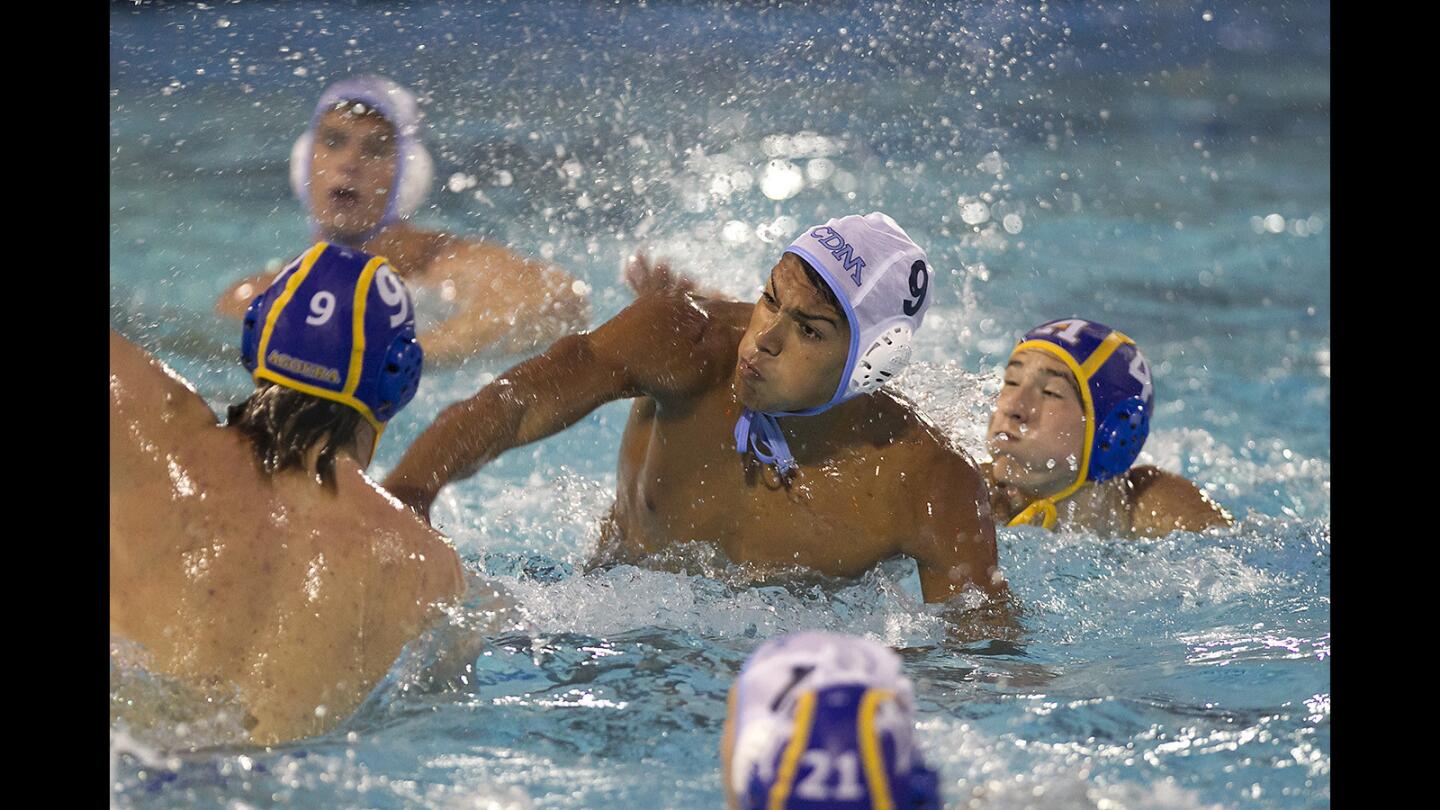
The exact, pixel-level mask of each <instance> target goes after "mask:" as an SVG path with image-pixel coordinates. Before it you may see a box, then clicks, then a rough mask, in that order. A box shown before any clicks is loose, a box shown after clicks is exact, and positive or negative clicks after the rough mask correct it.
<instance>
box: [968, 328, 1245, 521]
mask: <svg viewBox="0 0 1440 810" xmlns="http://www.w3.org/2000/svg"><path fill="white" fill-rule="evenodd" d="M986 436H987V442H988V444H989V449H990V453H991V455H992V456H993V459H994V460H993V461H992V462H991V463H989V464H986V465H984V467H983V469H984V472H985V474H986V476H987V478H988V479H989V482H990V486H991V505H992V507H993V508H994V512H995V519H996V520H997V521H998V522H999V523H1000V524H1001V525H1004V524H1005V523H1008V522H1009V521H1010V520H1011V519H1012V518H1014V516H1015V515H1017V514H1019V512H1020V511H1021V510H1023V509H1024V508H1025V507H1026V506H1028V505H1029V504H1030V503H1032V502H1034V501H1035V500H1037V499H1039V498H1044V497H1050V496H1053V495H1055V494H1057V493H1059V492H1061V491H1063V490H1064V489H1065V488H1066V487H1067V486H1069V485H1070V484H1071V483H1073V482H1074V480H1075V476H1076V474H1077V470H1078V465H1079V458H1080V454H1081V451H1082V449H1083V446H1084V441H1085V409H1084V406H1083V405H1082V404H1081V401H1080V392H1079V388H1078V387H1077V383H1076V380H1075V375H1074V374H1073V373H1071V371H1070V370H1069V368H1067V367H1066V366H1065V364H1064V363H1063V362H1061V361H1060V360H1059V359H1058V358H1056V357H1053V356H1051V355H1049V354H1046V353H1045V352H1040V351H1033V350H1026V351H1022V352H1017V353H1015V355H1014V356H1013V357H1011V358H1010V362H1009V363H1008V364H1007V365H1006V367H1005V372H1004V379H1003V382H1002V384H1001V387H1000V394H999V396H998V397H997V398H996V400H995V410H994V411H993V412H992V413H991V416H990V426H989V430H988V431H987V434H986ZM1056 506H1057V509H1058V518H1059V519H1058V520H1057V522H1056V526H1055V528H1056V529H1059V528H1061V527H1062V526H1068V527H1069V528H1073V529H1082V530H1088V531H1093V532H1097V533H1100V534H1107V535H1132V536H1134V535H1138V536H1158V535H1164V534H1167V533H1169V532H1171V531H1174V530H1176V529H1180V530H1185V531H1200V530H1203V529H1207V528H1211V527H1217V526H1229V525H1231V524H1232V523H1233V522H1234V519H1233V518H1232V517H1231V516H1230V514H1229V513H1228V512H1226V511H1225V509H1224V508H1223V507H1221V506H1220V505H1219V504H1217V503H1215V502H1214V501H1213V500H1211V499H1210V497H1209V496H1208V495H1206V494H1205V493H1204V492H1203V491H1202V490H1200V488H1199V487H1196V486H1195V485H1194V484H1193V483H1191V482H1190V481H1188V480H1186V479H1185V478H1182V477H1181V476H1178V475H1175V474H1173V473H1168V472H1164V471H1162V470H1159V469H1156V468H1155V467H1149V466H1146V467H1134V468H1131V469H1130V470H1128V471H1127V472H1125V473H1123V474H1121V475H1118V476H1116V477H1114V478H1111V479H1109V480H1108V481H1103V482H1101V483H1099V484H1090V485H1087V486H1084V487H1081V488H1080V489H1079V490H1078V491H1077V492H1075V493H1074V494H1072V495H1071V496H1069V497H1067V498H1065V499H1064V500H1062V501H1060V502H1059V503H1058V504H1056Z"/></svg>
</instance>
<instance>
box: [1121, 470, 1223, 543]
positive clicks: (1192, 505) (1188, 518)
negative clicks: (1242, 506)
mask: <svg viewBox="0 0 1440 810" xmlns="http://www.w3.org/2000/svg"><path fill="white" fill-rule="evenodd" d="M1126 481H1127V484H1128V485H1129V489H1130V528H1131V531H1133V532H1134V533H1135V534H1138V535H1142V536H1158V535H1162V534H1166V533H1168V532H1171V531H1174V530H1176V529H1179V530H1182V531H1192V532H1193V531H1201V530H1202V529H1208V528H1211V527H1214V526H1229V525H1231V524H1232V523H1233V522H1234V518H1232V517H1231V515H1230V513H1229V512H1227V511H1225V509H1224V507H1222V506H1220V504H1218V503H1216V502H1215V501H1214V500H1212V499H1211V498H1210V496H1209V495H1206V494H1205V493H1204V492H1203V491H1202V490H1201V489H1200V488H1199V487H1197V486H1195V484H1194V483H1192V482H1191V481H1190V480H1189V479H1187V478H1184V477H1182V476H1179V475H1176V474H1174V473H1169V472H1165V471H1164V470H1160V469H1157V468H1155V467H1149V466H1146V467H1136V468H1134V469H1132V470H1130V472H1129V473H1127V474H1126Z"/></svg>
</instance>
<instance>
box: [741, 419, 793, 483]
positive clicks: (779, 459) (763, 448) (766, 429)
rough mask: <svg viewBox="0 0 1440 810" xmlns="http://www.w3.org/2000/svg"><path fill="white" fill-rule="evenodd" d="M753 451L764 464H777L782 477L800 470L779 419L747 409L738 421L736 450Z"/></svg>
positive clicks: (776, 467) (776, 466) (787, 476)
mask: <svg viewBox="0 0 1440 810" xmlns="http://www.w3.org/2000/svg"><path fill="white" fill-rule="evenodd" d="M767 448H768V451H767ZM746 450H750V451H752V452H754V453H755V457H756V458H758V459H760V461H761V462H762V463H765V464H774V465H775V469H776V470H777V471H778V472H779V473H780V477H781V478H782V479H786V478H789V477H790V476H792V475H794V474H795V472H796V471H798V470H799V469H800V465H799V464H796V463H795V456H794V455H793V454H792V453H791V452H790V444H789V443H788V442H786V441H785V434H784V433H781V432H780V422H779V421H778V420H777V419H776V418H775V417H774V416H771V415H770V414H768V413H764V412H762V411H752V410H750V409H749V408H745V409H744V410H742V411H741V412H740V418H739V419H738V420H736V422H735V452H737V453H744V452H745V451H746Z"/></svg>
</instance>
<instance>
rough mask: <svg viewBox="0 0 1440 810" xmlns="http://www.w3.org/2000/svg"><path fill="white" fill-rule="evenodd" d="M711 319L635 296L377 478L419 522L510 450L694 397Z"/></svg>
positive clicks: (466, 405) (707, 369)
mask: <svg viewBox="0 0 1440 810" xmlns="http://www.w3.org/2000/svg"><path fill="white" fill-rule="evenodd" d="M710 324H711V320H710V318H709V316H708V315H706V313H705V312H704V311H703V310H701V309H699V308H697V307H695V306H694V305H693V304H692V303H691V301H690V299H689V298H688V297H684V296H674V297H671V296H644V297H642V298H640V299H639V300H637V301H635V302H634V303H633V304H631V305H630V306H629V307H627V308H625V309H624V310H621V312H620V313H619V314H618V315H616V316H615V317H614V318H612V319H610V320H609V321H607V322H606V323H604V324H602V325H601V326H600V327H599V328H598V329H596V330H595V331H594V332H590V333H585V334H579V335H570V336H568V337H564V338H561V339H560V340H558V341H556V342H555V344H554V345H552V346H551V347H550V348H549V349H548V350H546V351H545V352H544V353H543V354H540V355H538V356H536V357H534V358H532V359H530V360H527V361H526V362H524V363H521V364H520V365H518V366H515V367H514V368H512V369H510V370H509V371H507V372H505V373H504V374H503V375H501V376H500V377H499V378H498V379H496V380H495V382H493V383H491V384H490V385H488V386H486V387H485V388H483V389H481V390H480V392H479V393H477V394H475V396H473V397H471V398H469V399H467V400H464V401H462V402H458V403H456V404H454V405H451V406H450V407H448V408H446V409H445V410H444V411H442V412H441V413H440V416H439V417H438V418H437V419H436V420H435V423H434V424H433V425H431V426H430V427H429V428H427V429H426V430H425V432H424V433H422V434H421V435H420V437H419V438H418V439H416V440H415V443H414V444H412V445H411V446H410V449H409V450H408V451H406V453H405V456H404V457H403V458H401V459H400V463H399V464H398V465H396V467H395V470H394V471H393V472H392V473H390V476H389V477H388V478H386V479H385V488H386V489H388V490H390V492H392V493H393V494H394V495H395V496H396V497H397V498H399V499H400V500H401V501H403V502H405V503H406V504H408V505H409V506H410V507H412V508H414V509H415V510H416V511H418V512H420V514H422V515H425V516H427V518H428V516H429V513H430V504H431V503H432V502H434V500H435V496H436V495H437V494H438V493H439V491H440V489H441V488H442V487H444V486H445V485H446V484H448V483H450V482H451V481H454V480H457V479H462V478H467V477H469V476H471V475H474V474H475V472H476V471H477V470H479V469H480V467H482V466H483V465H485V464H486V463H488V462H489V461H490V460H492V459H494V458H495V457H496V456H499V455H500V454H501V453H503V452H505V451H506V450H508V449H510V448H512V447H519V446H521V445H524V444H528V443H529V442H533V441H536V440H539V439H543V438H545V437H546V436H549V435H551V434H554V433H557V432H559V431H560V430H563V429H565V428H566V427H569V426H570V425H572V424H574V423H575V422H576V421H577V420H579V419H580V418H581V417H583V416H584V415H585V414H587V413H589V412H590V411H592V410H594V409H595V408H598V407H599V406H601V405H603V404H605V403H606V402H610V401H611V400H615V399H621V398H625V397H635V396H650V397H654V398H656V399H657V400H660V401H662V402H664V401H667V400H672V399H674V398H680V397H684V396H686V395H687V394H690V393H692V392H694V391H696V390H698V389H699V388H700V387H701V386H702V385H703V384H704V383H705V381H706V380H707V379H708V376H709V375H710V373H711V370H712V368H713V367H714V365H715V364H714V363H713V358H712V357H711V356H710V353H709V352H707V351H706V349H705V346H703V345H701V343H702V340H703V339H704V337H705V335H706V333H707V330H708V328H709V326H710Z"/></svg>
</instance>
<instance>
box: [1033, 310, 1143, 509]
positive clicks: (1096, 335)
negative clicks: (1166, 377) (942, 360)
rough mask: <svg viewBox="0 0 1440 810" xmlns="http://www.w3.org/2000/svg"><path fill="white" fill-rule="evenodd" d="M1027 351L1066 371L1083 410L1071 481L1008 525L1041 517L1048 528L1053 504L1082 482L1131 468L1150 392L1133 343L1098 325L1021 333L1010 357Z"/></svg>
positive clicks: (1074, 321) (1073, 323)
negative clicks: (1072, 377) (1043, 355)
mask: <svg viewBox="0 0 1440 810" xmlns="http://www.w3.org/2000/svg"><path fill="white" fill-rule="evenodd" d="M1027 350H1033V351H1041V352H1045V353H1046V354H1049V355H1051V356H1052V357H1055V358H1057V359H1059V360H1060V361H1061V362H1062V363H1064V364H1065V366H1066V368H1068V369H1070V373H1071V374H1074V375H1075V382H1076V384H1077V385H1078V386H1079V389H1080V404H1081V406H1082V407H1083V408H1084V411H1085V440H1084V442H1083V443H1082V444H1081V451H1080V466H1079V468H1078V470H1077V474H1076V476H1075V481H1074V482H1073V483H1071V484H1070V486H1068V487H1066V488H1065V489H1063V490H1061V491H1060V492H1059V493H1057V494H1055V495H1052V496H1050V497H1049V498H1042V499H1040V500H1038V501H1036V502H1035V503H1032V504H1030V505H1029V506H1027V507H1026V508H1025V509H1024V510H1023V511H1021V512H1020V514H1018V515H1016V516H1015V518H1014V519H1013V520H1011V521H1010V524H1009V525H1011V526H1020V525H1026V524H1029V523H1031V522H1032V521H1033V520H1034V518H1035V516H1036V515H1037V514H1042V513H1043V515H1044V524H1043V525H1044V526H1045V527H1046V528H1050V527H1051V526H1053V525H1054V524H1055V504H1056V503H1057V502H1058V501H1061V500H1064V499H1065V498H1068V497H1069V496H1070V495H1072V494H1074V493H1075V492H1076V491H1077V490H1079V489H1080V487H1082V486H1084V485H1085V484H1087V483H1099V482H1101V481H1105V480H1108V479H1110V478H1113V477H1115V476H1117V475H1120V474H1121V473H1123V472H1125V471H1126V470H1128V469H1130V465H1132V464H1134V463H1135V459H1136V458H1138V457H1139V455H1140V448H1141V447H1143V446H1144V445H1145V438H1146V437H1147V436H1148V435H1149V433H1150V414H1151V413H1153V412H1154V409H1155V389H1154V386H1153V385H1152V384H1151V381H1150V364H1149V363H1148V362H1146V360H1145V355H1143V354H1141V353H1140V349H1139V348H1138V347H1137V346H1136V345H1135V341H1134V340H1131V339H1130V338H1129V337H1128V336H1126V335H1125V334H1123V333H1121V332H1119V331H1118V330H1115V329H1111V328H1110V327H1108V326H1106V325H1104V324H1101V323H1095V322H1094V321H1087V320H1083V319H1081V318H1064V319H1061V320H1056V321H1050V322H1049V323H1043V324H1041V325H1039V326H1037V327H1035V328H1034V329H1031V330H1030V331H1029V332H1026V333H1025V337H1024V338H1022V339H1021V340H1020V342H1019V343H1018V344H1017V345H1016V346H1015V348H1014V350H1013V351H1011V352H1010V356H1011V357H1014V356H1015V354H1016V353H1018V352H1022V351H1027Z"/></svg>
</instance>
